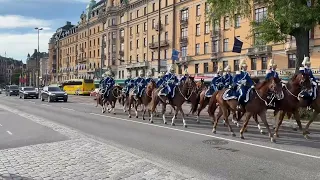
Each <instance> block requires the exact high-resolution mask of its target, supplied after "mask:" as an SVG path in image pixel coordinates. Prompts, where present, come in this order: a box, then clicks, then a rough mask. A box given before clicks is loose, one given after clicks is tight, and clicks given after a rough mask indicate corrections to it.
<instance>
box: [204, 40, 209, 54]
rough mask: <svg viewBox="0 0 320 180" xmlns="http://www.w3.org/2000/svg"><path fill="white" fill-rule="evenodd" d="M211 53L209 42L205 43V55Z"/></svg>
mask: <svg viewBox="0 0 320 180" xmlns="http://www.w3.org/2000/svg"><path fill="white" fill-rule="evenodd" d="M208 53H209V42H205V43H204V54H208Z"/></svg>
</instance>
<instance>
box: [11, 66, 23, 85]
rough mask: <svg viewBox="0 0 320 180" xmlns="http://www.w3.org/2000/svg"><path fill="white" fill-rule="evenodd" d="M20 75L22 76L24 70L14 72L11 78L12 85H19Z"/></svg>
mask: <svg viewBox="0 0 320 180" xmlns="http://www.w3.org/2000/svg"><path fill="white" fill-rule="evenodd" d="M20 75H22V70H21V69H15V70H13V73H12V76H11V84H16V85H18V84H19V78H20Z"/></svg>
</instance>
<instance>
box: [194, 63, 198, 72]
mask: <svg viewBox="0 0 320 180" xmlns="http://www.w3.org/2000/svg"><path fill="white" fill-rule="evenodd" d="M194 72H195V73H196V74H198V73H199V64H195V65H194Z"/></svg>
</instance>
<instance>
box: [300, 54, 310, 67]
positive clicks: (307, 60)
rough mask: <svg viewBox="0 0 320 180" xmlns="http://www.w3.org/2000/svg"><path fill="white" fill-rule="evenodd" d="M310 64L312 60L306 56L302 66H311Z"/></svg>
mask: <svg viewBox="0 0 320 180" xmlns="http://www.w3.org/2000/svg"><path fill="white" fill-rule="evenodd" d="M310 64H311V62H310V58H309V57H308V56H304V58H303V61H302V65H303V66H305V65H310Z"/></svg>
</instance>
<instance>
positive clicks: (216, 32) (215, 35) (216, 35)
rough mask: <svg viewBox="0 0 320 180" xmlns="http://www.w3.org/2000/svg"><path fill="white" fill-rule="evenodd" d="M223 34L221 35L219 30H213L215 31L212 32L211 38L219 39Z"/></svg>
mask: <svg viewBox="0 0 320 180" xmlns="http://www.w3.org/2000/svg"><path fill="white" fill-rule="evenodd" d="M220 35H221V34H220V31H219V30H213V31H211V32H210V36H211V37H212V38H214V37H219V36H220Z"/></svg>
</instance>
